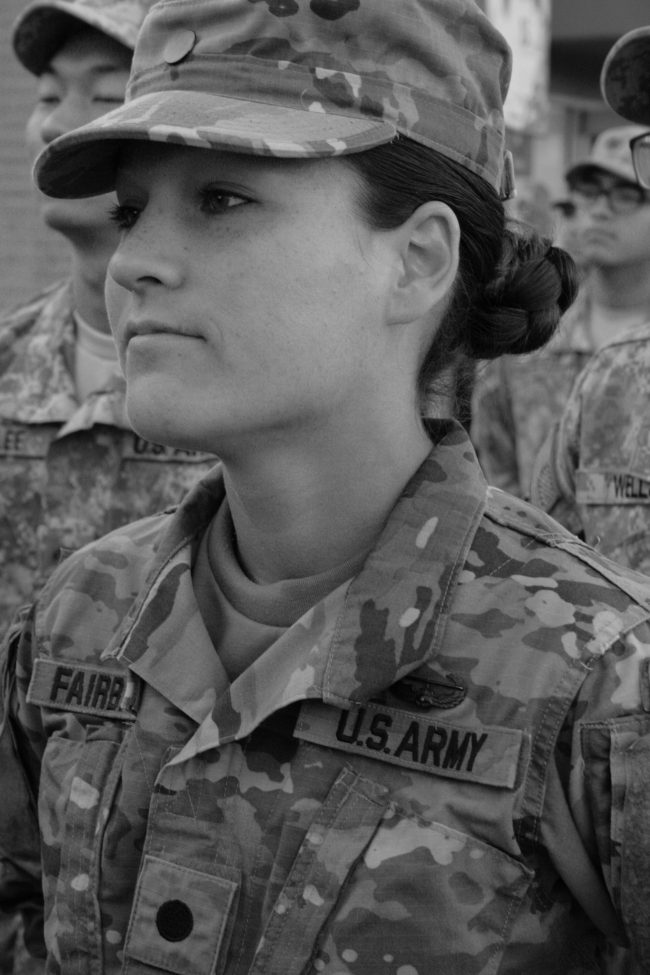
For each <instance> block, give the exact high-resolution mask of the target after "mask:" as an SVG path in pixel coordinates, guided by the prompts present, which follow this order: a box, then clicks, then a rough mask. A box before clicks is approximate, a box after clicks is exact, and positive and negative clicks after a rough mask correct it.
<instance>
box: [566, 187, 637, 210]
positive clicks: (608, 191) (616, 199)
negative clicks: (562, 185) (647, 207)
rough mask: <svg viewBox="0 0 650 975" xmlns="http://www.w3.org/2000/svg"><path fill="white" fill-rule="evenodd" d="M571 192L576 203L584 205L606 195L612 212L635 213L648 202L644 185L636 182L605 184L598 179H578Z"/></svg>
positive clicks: (588, 204) (586, 205) (592, 203)
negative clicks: (638, 184)
mask: <svg viewBox="0 0 650 975" xmlns="http://www.w3.org/2000/svg"><path fill="white" fill-rule="evenodd" d="M571 192H572V193H573V196H574V198H575V200H576V203H578V205H580V206H582V207H591V206H593V205H594V203H596V201H597V200H598V199H599V198H600V197H601V196H604V197H605V198H606V200H607V202H608V203H609V206H610V209H611V210H612V213H633V212H634V211H635V210H638V209H639V208H640V207H642V206H643V205H644V204H645V203H648V195H647V193H646V192H645V190H644V189H643V187H641V186H636V185H635V184H634V183H614V185H613V186H603V184H602V183H600V182H599V181H598V180H593V179H590V180H586V179H585V180H576V181H575V182H573V183H572V184H571Z"/></svg>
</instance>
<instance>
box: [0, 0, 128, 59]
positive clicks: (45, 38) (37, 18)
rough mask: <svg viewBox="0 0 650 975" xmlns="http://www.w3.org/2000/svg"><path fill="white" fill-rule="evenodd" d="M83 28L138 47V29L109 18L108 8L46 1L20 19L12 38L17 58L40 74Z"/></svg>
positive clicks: (32, 7) (32, 6) (126, 45)
mask: <svg viewBox="0 0 650 975" xmlns="http://www.w3.org/2000/svg"><path fill="white" fill-rule="evenodd" d="M83 25H86V26H87V27H94V28H95V30H98V31H101V32H102V33H103V34H106V35H107V36H108V37H112V38H114V39H115V40H116V41H119V42H120V43H121V44H124V46H125V47H130V49H131V50H132V49H133V47H134V46H135V41H136V36H137V29H136V28H135V27H133V29H132V30H131V31H129V25H128V24H127V23H122V22H121V21H117V22H116V21H115V20H114V18H111V17H110V16H107V15H106V10H105V8H103V7H93V6H90V5H83V4H80V3H75V4H73V3H70V2H69V0H45V2H43V3H34V4H32V5H31V6H29V7H28V8H27V9H26V10H25V11H23V13H22V15H21V16H20V17H19V18H18V20H17V22H16V24H15V26H14V29H13V35H12V44H13V49H14V52H15V54H16V57H17V58H18V60H19V61H20V63H21V64H22V65H23V67H25V68H27V70H28V71H31V72H32V74H35V75H40V74H42V73H43V71H45V69H46V68H47V67H48V65H49V63H50V61H51V59H52V57H53V56H54V55H55V54H56V52H57V51H58V50H59V48H60V47H61V45H62V44H64V43H65V41H66V39H67V38H68V37H69V36H70V34H71V33H72V32H73V31H74V30H75V29H79V28H80V27H82V26H83ZM131 35H132V36H131Z"/></svg>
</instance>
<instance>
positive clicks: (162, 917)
mask: <svg viewBox="0 0 650 975" xmlns="http://www.w3.org/2000/svg"><path fill="white" fill-rule="evenodd" d="M156 927H157V928H158V933H159V934H160V937H161V938H164V939H165V941H184V940H185V938H187V937H189V935H190V934H191V933H192V928H193V927H194V916H193V915H192V912H191V910H190V909H189V907H188V906H187V904H186V903H185V902H184V901H165V903H164V904H161V905H160V907H159V908H158V913H157V914H156Z"/></svg>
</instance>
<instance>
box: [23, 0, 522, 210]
mask: <svg viewBox="0 0 650 975" xmlns="http://www.w3.org/2000/svg"><path fill="white" fill-rule="evenodd" d="M398 9H399V16H398V15H397V12H398ZM459 9H460V15H459ZM395 52H399V56H397V55H396V53H395ZM510 71H511V53H510V50H509V48H508V46H507V44H506V42H505V41H504V39H503V37H502V36H501V35H500V34H499V33H498V32H497V31H496V30H495V29H494V28H493V27H492V25H491V24H490V22H489V21H488V19H487V18H486V17H485V16H484V15H483V13H481V11H480V10H479V8H478V7H477V6H476V4H474V3H470V2H464V3H458V2H451V0H436V2H434V3H430V4H427V6H426V10H425V9H420V8H419V7H418V6H417V5H415V4H410V5H409V6H408V7H406V6H404V5H400V6H399V8H398V7H397V6H396V5H395V4H394V3H393V2H392V0H381V2H379V0H376V2H373V3H372V4H370V5H367V4H364V3H363V2H360V0H347V2H340V0H339V2H332V0H330V2H325V0H323V2H321V3H318V4H317V3H312V4H310V5H307V4H305V5H303V6H299V5H298V4H297V3H290V4H284V5H282V7H281V9H280V8H278V7H277V6H274V5H273V4H265V3H254V4H252V3H250V2H248V0H240V2H236V0H235V2H231V3H229V4H227V5H226V4H223V5H221V6H217V5H215V4H214V2H213V0H200V2H198V3H192V4H179V3H174V2H164V0H163V2H162V3H159V4H156V6H155V9H154V10H153V11H152V14H151V16H150V17H149V18H148V19H147V21H146V25H145V26H144V28H143V32H142V34H141V36H140V40H139V42H138V45H137V46H136V51H135V55H134V62H133V69H132V72H131V80H130V84H129V89H128V92H127V97H126V102H125V105H124V106H123V107H121V108H120V109H117V110H115V111H113V112H110V113H109V114H108V115H106V116H104V117H103V118H102V119H101V120H98V121H96V122H93V123H90V124H89V125H86V126H84V127H83V128H81V129H78V130H77V131H76V132H74V133H71V134H69V135H66V136H65V137H63V138H62V139H60V140H57V142H56V143H54V144H52V145H51V146H48V148H47V149H46V150H45V151H44V152H43V154H42V156H41V157H40V160H39V161H38V162H37V167H36V173H37V180H38V182H39V185H40V188H41V189H42V190H43V191H44V192H46V193H48V194H49V195H51V196H59V197H75V196H76V197H79V196H91V195H95V194H98V193H102V192H106V191H107V190H110V189H112V187H113V169H114V163H115V157H116V154H117V151H118V147H119V143H120V140H124V139H149V140H153V141H161V142H165V141H174V142H181V143H183V144H185V145H188V146H197V147H202V148H211V147H212V148H221V149H230V150H233V151H238V152H244V153H253V154H260V155H274V156H283V157H318V156H330V155H341V154H344V153H350V152H360V151H363V150H364V149H369V148H371V147H373V146H378V145H382V144H385V143H388V142H390V141H392V140H393V139H394V137H395V136H396V134H397V133H400V134H402V135H406V136H409V137H410V138H412V139H414V140H415V141H416V142H420V143H423V144H424V145H426V146H429V147H431V148H433V149H437V150H438V151H439V152H441V153H443V154H444V155H446V156H448V157H450V158H451V159H454V160H456V161H457V162H459V163H461V164H462V165H464V166H466V167H467V168H468V169H470V170H472V171H473V172H475V173H477V174H478V175H479V176H482V177H483V178H484V179H485V180H487V182H489V183H490V184H491V185H492V186H493V187H495V189H496V190H497V191H498V192H499V193H500V195H501V196H502V197H504V198H505V197H508V196H510V195H511V193H512V188H513V187H512V184H513V179H512V163H511V159H510V156H509V154H508V153H506V152H505V150H504V139H505V125H504V120H503V98H504V97H505V93H506V91H507V86H508V83H509V79H510ZM111 143H112V145H111Z"/></svg>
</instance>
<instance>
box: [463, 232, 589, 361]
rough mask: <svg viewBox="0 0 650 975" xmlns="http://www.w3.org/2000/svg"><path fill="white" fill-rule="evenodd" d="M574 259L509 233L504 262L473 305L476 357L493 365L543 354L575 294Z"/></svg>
mask: <svg viewBox="0 0 650 975" xmlns="http://www.w3.org/2000/svg"><path fill="white" fill-rule="evenodd" d="M577 281H578V278H577V272H576V268H575V265H574V263H573V260H572V258H571V257H570V256H569V255H568V254H567V253H566V252H565V251H563V250H562V249H561V248H559V247H554V246H552V245H551V244H550V241H549V240H548V239H546V238H542V237H538V236H537V235H531V234H524V233H522V232H521V228H518V230H517V231H513V230H511V229H509V230H508V231H507V233H506V237H505V240H504V248H503V253H502V258H501V261H500V264H499V268H498V270H497V274H496V275H495V277H494V278H493V280H492V281H491V282H490V283H489V284H488V285H487V286H486V288H485V291H484V295H483V303H482V305H481V302H480V298H479V299H478V300H477V302H476V303H475V315H476V318H475V320H474V323H473V324H474V329H473V333H472V354H473V355H474V356H476V357H477V358H484V359H493V358H496V357H497V356H500V355H504V354H506V353H509V354H514V355H522V354H524V353H526V352H533V351H535V349H539V348H541V347H542V346H543V345H545V344H546V343H547V342H548V341H549V340H550V339H551V338H552V336H553V333H554V332H555V329H556V328H557V325H558V322H559V320H560V317H561V316H562V314H563V313H564V312H565V311H566V310H567V308H568V307H569V306H570V304H571V303H572V301H573V300H574V298H575V296H576V293H577Z"/></svg>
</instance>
